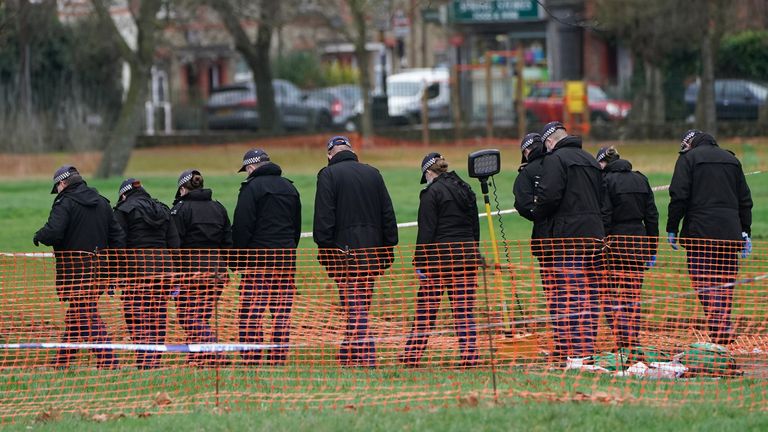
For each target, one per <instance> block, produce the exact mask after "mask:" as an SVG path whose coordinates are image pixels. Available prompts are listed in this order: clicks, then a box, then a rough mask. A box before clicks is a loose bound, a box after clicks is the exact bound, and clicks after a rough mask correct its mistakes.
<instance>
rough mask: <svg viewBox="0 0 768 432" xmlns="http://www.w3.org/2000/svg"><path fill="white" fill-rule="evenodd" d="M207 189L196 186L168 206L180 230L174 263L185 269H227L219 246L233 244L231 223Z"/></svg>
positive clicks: (205, 270) (228, 246) (223, 247)
mask: <svg viewBox="0 0 768 432" xmlns="http://www.w3.org/2000/svg"><path fill="white" fill-rule="evenodd" d="M212 195H213V193H212V192H211V190H210V189H195V190H191V191H189V193H187V194H186V195H184V196H182V197H179V198H178V199H177V200H176V201H175V202H174V203H173V208H172V209H171V217H172V219H173V221H174V225H175V226H176V231H178V233H179V240H180V242H181V243H180V247H181V249H205V251H201V252H195V251H186V250H185V251H181V252H180V254H179V259H178V260H177V264H178V265H179V267H180V269H181V270H183V271H187V272H192V271H194V272H216V273H224V272H226V262H225V261H223V260H220V257H219V255H220V253H219V249H228V248H231V247H232V226H231V224H230V222H229V215H227V210H226V209H225V208H224V206H223V205H221V203H220V202H218V201H214V200H213V199H212V198H211V197H212Z"/></svg>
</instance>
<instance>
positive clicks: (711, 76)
mask: <svg viewBox="0 0 768 432" xmlns="http://www.w3.org/2000/svg"><path fill="white" fill-rule="evenodd" d="M711 8H712V5H711V4H710V2H709V1H708V2H707V10H708V12H711ZM708 15H709V14H708ZM716 43H719V38H716V37H715V28H714V24H713V23H711V22H710V24H709V25H707V26H706V28H705V31H704V35H703V38H702V40H701V85H700V86H699V96H698V100H697V101H696V126H697V127H698V128H699V129H701V130H703V131H706V132H709V133H710V134H717V117H716V112H715V57H716V49H717V48H716V46H715V44H716Z"/></svg>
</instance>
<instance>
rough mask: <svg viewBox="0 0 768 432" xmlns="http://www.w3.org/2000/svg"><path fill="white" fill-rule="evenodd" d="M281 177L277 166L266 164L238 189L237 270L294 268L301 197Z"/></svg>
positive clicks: (234, 237)
mask: <svg viewBox="0 0 768 432" xmlns="http://www.w3.org/2000/svg"><path fill="white" fill-rule="evenodd" d="M282 173H283V171H282V169H280V167H279V166H278V165H277V164H274V163H272V162H267V163H266V164H264V165H262V166H260V167H258V168H257V169H256V170H255V171H253V172H252V173H251V174H250V175H249V176H248V178H246V179H245V181H243V182H242V184H241V185H240V194H239V195H238V197H237V207H235V217H234V222H233V225H232V242H233V247H234V248H235V249H240V250H238V251H236V253H237V254H238V256H235V257H233V258H234V261H233V265H235V266H237V268H239V269H244V268H246V267H253V266H259V267H265V266H266V267H273V266H276V267H279V268H294V267H295V257H296V252H295V249H296V247H297V246H298V244H299V238H300V236H301V197H300V196H299V191H298V190H296V187H295V186H294V185H293V183H292V182H291V181H290V180H288V179H286V178H284V177H282ZM244 249H258V250H257V251H245V250H244ZM269 249H273V250H271V251H270V250H269ZM246 257H247V258H246Z"/></svg>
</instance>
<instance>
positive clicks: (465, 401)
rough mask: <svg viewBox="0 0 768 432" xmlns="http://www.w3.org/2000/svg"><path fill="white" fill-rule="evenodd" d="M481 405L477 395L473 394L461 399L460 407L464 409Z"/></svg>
mask: <svg viewBox="0 0 768 432" xmlns="http://www.w3.org/2000/svg"><path fill="white" fill-rule="evenodd" d="M479 403H480V400H479V399H478V397H477V393H475V392H471V393H469V394H468V395H467V397H460V398H459V406H462V407H466V406H468V407H476V406H477V405H478V404H479Z"/></svg>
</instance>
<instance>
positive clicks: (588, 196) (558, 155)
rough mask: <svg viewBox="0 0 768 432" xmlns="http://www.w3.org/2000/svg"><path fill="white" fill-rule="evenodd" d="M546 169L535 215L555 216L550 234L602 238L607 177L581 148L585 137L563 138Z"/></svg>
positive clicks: (548, 156) (562, 236) (538, 188)
mask: <svg viewBox="0 0 768 432" xmlns="http://www.w3.org/2000/svg"><path fill="white" fill-rule="evenodd" d="M543 169H544V173H543V175H542V177H541V181H540V182H539V185H538V187H537V188H536V202H535V204H534V207H533V216H534V218H536V219H544V218H551V227H550V228H549V235H548V236H547V237H548V238H592V239H602V238H603V237H604V235H605V230H604V228H603V220H602V217H601V214H600V212H601V206H602V200H603V176H602V173H601V170H600V166H599V165H598V164H597V162H596V161H595V158H593V157H592V155H590V154H589V153H587V152H585V151H584V150H582V149H581V138H580V137H576V136H567V137H565V138H563V139H561V140H560V141H559V142H558V143H557V144H556V145H555V147H554V149H553V150H552V152H551V153H549V154H547V156H546V157H544V162H543Z"/></svg>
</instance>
